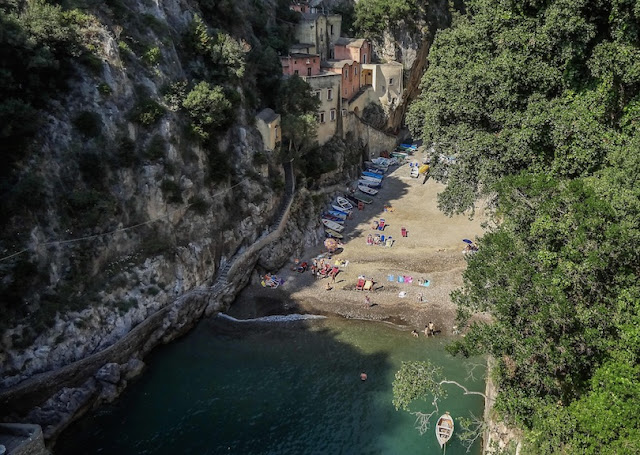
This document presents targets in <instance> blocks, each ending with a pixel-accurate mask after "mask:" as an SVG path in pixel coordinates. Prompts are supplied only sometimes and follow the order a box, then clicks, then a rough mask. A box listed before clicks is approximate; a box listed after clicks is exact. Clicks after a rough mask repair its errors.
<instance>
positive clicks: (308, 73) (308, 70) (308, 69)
mask: <svg viewBox="0 0 640 455" xmlns="http://www.w3.org/2000/svg"><path fill="white" fill-rule="evenodd" d="M307 76H311V68H307Z"/></svg>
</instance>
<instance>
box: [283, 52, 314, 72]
mask: <svg viewBox="0 0 640 455" xmlns="http://www.w3.org/2000/svg"><path fill="white" fill-rule="evenodd" d="M280 63H281V64H282V74H284V75H286V76H293V75H294V74H297V75H298V76H316V75H318V74H320V56H319V55H316V54H290V55H287V56H283V57H280Z"/></svg>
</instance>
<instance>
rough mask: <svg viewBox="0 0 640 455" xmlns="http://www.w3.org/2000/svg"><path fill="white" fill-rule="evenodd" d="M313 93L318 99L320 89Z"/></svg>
mask: <svg viewBox="0 0 640 455" xmlns="http://www.w3.org/2000/svg"><path fill="white" fill-rule="evenodd" d="M314 95H316V98H318V99H320V90H316V92H315V93H314Z"/></svg>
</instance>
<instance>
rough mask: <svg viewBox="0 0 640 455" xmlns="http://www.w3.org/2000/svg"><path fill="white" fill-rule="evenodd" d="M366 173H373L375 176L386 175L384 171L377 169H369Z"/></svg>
mask: <svg viewBox="0 0 640 455" xmlns="http://www.w3.org/2000/svg"><path fill="white" fill-rule="evenodd" d="M365 171H366V172H373V173H374V174H378V175H384V171H383V170H382V169H378V168H375V167H368V168H366V169H365Z"/></svg>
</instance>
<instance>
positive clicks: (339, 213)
mask: <svg viewBox="0 0 640 455" xmlns="http://www.w3.org/2000/svg"><path fill="white" fill-rule="evenodd" d="M327 213H328V214H329V215H333V216H335V217H337V218H340V219H341V220H346V219H347V217H348V216H349V214H348V213H344V212H343V211H342V210H329V211H328V212H327Z"/></svg>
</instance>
